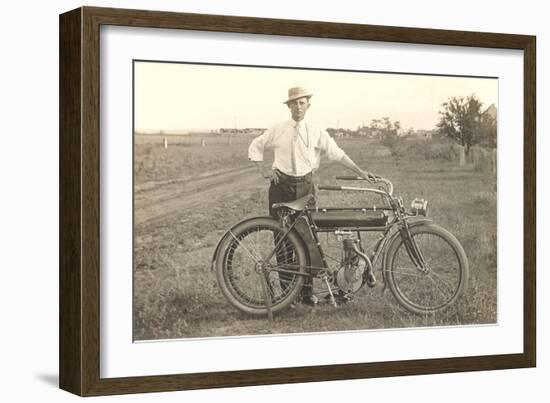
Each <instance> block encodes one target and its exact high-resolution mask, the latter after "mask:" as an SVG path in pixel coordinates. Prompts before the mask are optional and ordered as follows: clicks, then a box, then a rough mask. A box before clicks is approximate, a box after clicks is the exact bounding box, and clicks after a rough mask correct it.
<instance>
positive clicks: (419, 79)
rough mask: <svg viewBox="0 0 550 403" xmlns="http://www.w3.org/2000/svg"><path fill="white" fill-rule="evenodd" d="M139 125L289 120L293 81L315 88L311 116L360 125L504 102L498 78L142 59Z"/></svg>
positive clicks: (423, 120) (423, 125) (429, 124)
mask: <svg viewBox="0 0 550 403" xmlns="http://www.w3.org/2000/svg"><path fill="white" fill-rule="evenodd" d="M134 67H135V69H134V74H135V75H134V91H135V94H134V95H135V98H134V99H135V109H134V110H135V122H134V123H135V129H136V131H138V132H140V131H159V130H164V131H178V130H193V129H219V128H233V127H237V128H245V127H255V128H267V127H270V126H272V125H273V124H275V123H277V122H280V121H283V120H285V119H290V113H289V110H288V108H287V106H286V105H285V104H284V103H283V102H284V101H285V100H286V99H287V92H288V88H290V87H296V86H305V87H307V88H308V90H309V91H310V92H312V93H313V97H312V98H311V101H310V102H311V107H310V108H309V111H308V113H307V118H308V119H310V120H311V121H312V122H315V124H317V125H319V126H321V127H334V128H348V129H356V128H357V127H358V126H360V125H362V124H367V125H368V124H369V122H370V121H371V120H372V119H378V118H381V117H389V118H390V119H391V120H392V121H395V120H398V121H400V122H401V127H403V128H404V129H405V130H407V129H409V128H413V129H415V130H418V129H426V130H429V129H433V128H434V127H435V125H436V123H437V120H438V111H439V110H441V104H442V103H443V102H445V101H446V100H448V99H449V97H453V96H464V97H465V96H469V95H472V94H476V96H477V97H478V98H479V99H480V100H481V102H482V103H483V107H484V108H486V107H488V106H489V105H491V104H495V106H497V107H498V80H497V79H495V78H477V77H476V78H472V77H450V76H428V75H416V74H415V75H412V74H394V73H391V74H390V73H380V72H376V73H373V72H349V71H344V72H343V71H332V70H309V69H294V68H293V69H285V68H273V67H269V68H267V67H243V66H226V65H200V64H185V63H162V62H135V66H134Z"/></svg>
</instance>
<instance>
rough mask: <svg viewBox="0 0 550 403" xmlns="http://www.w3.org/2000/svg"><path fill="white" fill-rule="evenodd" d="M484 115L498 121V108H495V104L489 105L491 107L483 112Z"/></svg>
mask: <svg viewBox="0 0 550 403" xmlns="http://www.w3.org/2000/svg"><path fill="white" fill-rule="evenodd" d="M482 115H487V116H490V117H491V118H493V119H494V120H497V107H496V106H495V104H491V105H489V107H488V108H487V109H485V112H483V113H482Z"/></svg>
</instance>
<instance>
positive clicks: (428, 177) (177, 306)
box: [134, 139, 497, 340]
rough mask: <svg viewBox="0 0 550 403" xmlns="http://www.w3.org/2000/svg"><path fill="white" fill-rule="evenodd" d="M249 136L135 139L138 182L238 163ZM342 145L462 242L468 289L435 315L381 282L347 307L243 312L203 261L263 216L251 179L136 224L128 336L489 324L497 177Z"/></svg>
mask: <svg viewBox="0 0 550 403" xmlns="http://www.w3.org/2000/svg"><path fill="white" fill-rule="evenodd" d="M247 141H248V139H247V140H246V141H240V142H239V141H233V142H232V144H231V145H229V144H218V145H214V144H212V145H210V146H207V147H204V148H203V147H200V146H177V147H172V148H170V147H169V148H168V149H167V150H165V149H163V148H162V147H161V146H158V145H138V146H137V147H136V158H135V164H136V171H137V176H136V183H137V184H140V183H144V182H148V181H163V180H166V179H171V178H176V177H177V178H180V177H183V178H184V177H191V176H193V175H197V174H199V173H201V174H202V173H204V172H205V171H214V170H217V169H220V168H235V167H239V166H245V165H246V164H247V161H246V144H247ZM339 144H340V145H341V146H342V148H344V149H345V150H346V152H347V153H348V154H349V155H350V157H351V158H352V159H354V160H355V161H356V162H357V163H358V164H359V165H361V166H362V167H364V168H366V169H368V170H370V171H373V172H376V173H379V174H382V175H384V176H386V177H388V178H390V179H391V180H392V181H394V184H395V186H396V193H397V194H399V195H401V196H403V198H404V199H405V202H406V203H410V201H411V200H412V199H413V198H414V197H424V198H426V199H428V200H429V203H430V214H429V215H430V217H431V218H432V219H433V220H434V221H435V222H436V223H437V224H439V225H441V226H443V227H444V228H447V229H448V230H450V231H451V232H452V233H453V234H454V235H455V236H456V237H457V238H458V239H459V241H460V242H461V243H462V245H463V246H464V249H465V251H466V254H467V255H468V259H469V263H470V281H469V284H468V287H467V290H466V293H465V295H464V296H463V297H462V298H461V299H459V301H458V302H457V303H456V304H455V305H454V306H453V307H451V308H450V309H447V310H446V311H444V312H443V313H441V314H438V315H429V316H418V315H413V314H410V313H408V312H406V311H405V310H404V309H403V308H401V307H400V306H399V305H398V304H397V303H396V301H395V299H394V298H393V296H392V295H391V293H390V291H389V290H387V291H386V292H382V290H383V285H382V282H381V281H380V283H379V285H378V286H377V287H376V288H374V289H367V288H363V289H361V290H360V291H359V292H358V294H357V296H356V299H355V300H354V301H352V302H351V303H349V304H346V305H343V306H340V307H338V308H336V309H335V308H333V307H331V306H329V305H319V306H317V307H314V308H309V307H305V306H300V305H299V306H297V307H296V308H295V309H291V310H287V311H285V312H283V313H281V314H280V315H278V316H277V317H276V318H275V322H274V323H273V324H269V325H268V324H267V322H266V320H265V319H254V318H250V317H247V316H246V315H244V314H241V313H240V312H238V311H237V310H235V309H234V308H232V307H231V306H230V305H229V304H228V303H227V302H226V300H225V299H224V297H223V296H222V294H221V292H220V291H219V288H218V286H217V283H216V279H215V274H214V272H212V271H211V270H210V261H211V258H212V254H213V252H214V248H215V245H216V242H217V241H218V239H219V237H220V236H221V235H222V234H223V232H224V231H225V230H226V229H227V228H228V227H230V226H231V225H232V224H234V223H236V222H238V221H239V220H241V219H243V218H245V217H250V216H255V215H265V213H266V210H267V188H266V186H267V185H266V184H265V183H262V182H261V181H260V179H259V178H258V179H257V180H256V179H253V180H252V181H251V183H253V185H250V186H249V187H248V188H246V189H241V188H234V189H232V191H231V192H221V194H220V195H219V197H217V198H215V199H208V200H205V201H204V204H203V205H202V206H200V207H198V208H197V207H196V208H193V209H190V210H187V209H183V210H182V211H180V212H178V214H175V215H172V216H170V217H168V218H166V217H165V218H163V219H162V220H157V221H152V222H149V223H148V224H147V225H144V226H141V227H137V228H136V229H135V250H134V253H135V264H136V266H135V275H134V291H135V293H134V295H135V298H134V337H135V338H136V339H141V340H143V339H157V338H178V337H204V336H224V335H244V334H263V333H293V332H322V331H329V330H330V331H332V330H351V329H377V328H402V327H412V326H440V325H464V324H481V323H483V324H485V323H494V322H496V319H497V318H496V312H497V295H496V282H497V270H496V263H497V262H496V193H495V192H494V188H495V187H494V177H493V176H492V175H489V174H483V173H480V172H474V170H473V168H472V167H465V168H459V167H458V166H456V164H455V163H454V162H445V161H441V160H425V159H413V158H406V159H404V160H402V161H400V164H399V166H395V164H394V163H393V161H391V160H390V159H389V158H387V157H384V156H383V153H381V152H380V146H378V145H377V144H376V143H372V142H371V143H365V141H364V140H360V139H340V140H339ZM348 173H349V172H346V171H345V168H343V167H341V166H339V165H336V164H325V165H323V166H322V168H321V170H320V175H319V176H320V177H319V182H321V183H336V181H335V180H334V179H333V178H334V176H335V175H338V174H348ZM249 174H250V175H254V172H251V173H249ZM151 191H152V192H154V191H155V190H154V189H153V190H151ZM183 197H184V196H183ZM372 202H376V203H377V204H379V201H377V200H376V199H371V200H365V199H360V196H359V195H358V194H354V193H345V194H341V193H336V192H323V193H322V194H320V195H319V204H321V205H323V206H328V205H331V206H336V205H343V204H344V205H361V204H363V205H365V204H371V203H372ZM377 274H378V277H379V278H380V277H381V276H380V275H379V274H380V273H379V272H378V273H377Z"/></svg>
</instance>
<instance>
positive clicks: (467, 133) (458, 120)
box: [437, 94, 482, 155]
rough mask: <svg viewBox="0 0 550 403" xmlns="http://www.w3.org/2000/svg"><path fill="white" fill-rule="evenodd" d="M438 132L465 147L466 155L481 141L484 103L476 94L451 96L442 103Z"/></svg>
mask: <svg viewBox="0 0 550 403" xmlns="http://www.w3.org/2000/svg"><path fill="white" fill-rule="evenodd" d="M441 106H442V107H443V110H441V111H439V115H440V117H439V122H438V123H437V128H438V132H439V134H440V135H441V136H446V137H450V138H452V139H454V140H455V141H456V142H457V143H458V144H460V145H461V146H462V147H464V152H465V153H466V155H468V153H469V152H470V148H471V147H472V145H474V144H477V143H479V141H480V135H479V126H480V122H481V106H482V103H481V101H480V100H479V99H477V97H476V95H475V94H472V95H470V96H469V97H466V98H464V97H451V98H449V100H448V101H447V102H444V103H443V104H441Z"/></svg>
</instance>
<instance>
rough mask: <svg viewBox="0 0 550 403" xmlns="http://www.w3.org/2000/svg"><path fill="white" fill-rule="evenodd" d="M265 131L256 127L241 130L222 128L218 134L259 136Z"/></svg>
mask: <svg viewBox="0 0 550 403" xmlns="http://www.w3.org/2000/svg"><path fill="white" fill-rule="evenodd" d="M266 130H267V129H265V128H257V127H245V128H242V129H236V128H224V127H222V128H221V129H220V130H219V132H220V134H243V135H251V134H253V135H260V134H262V133H263V132H264V131H266Z"/></svg>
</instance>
